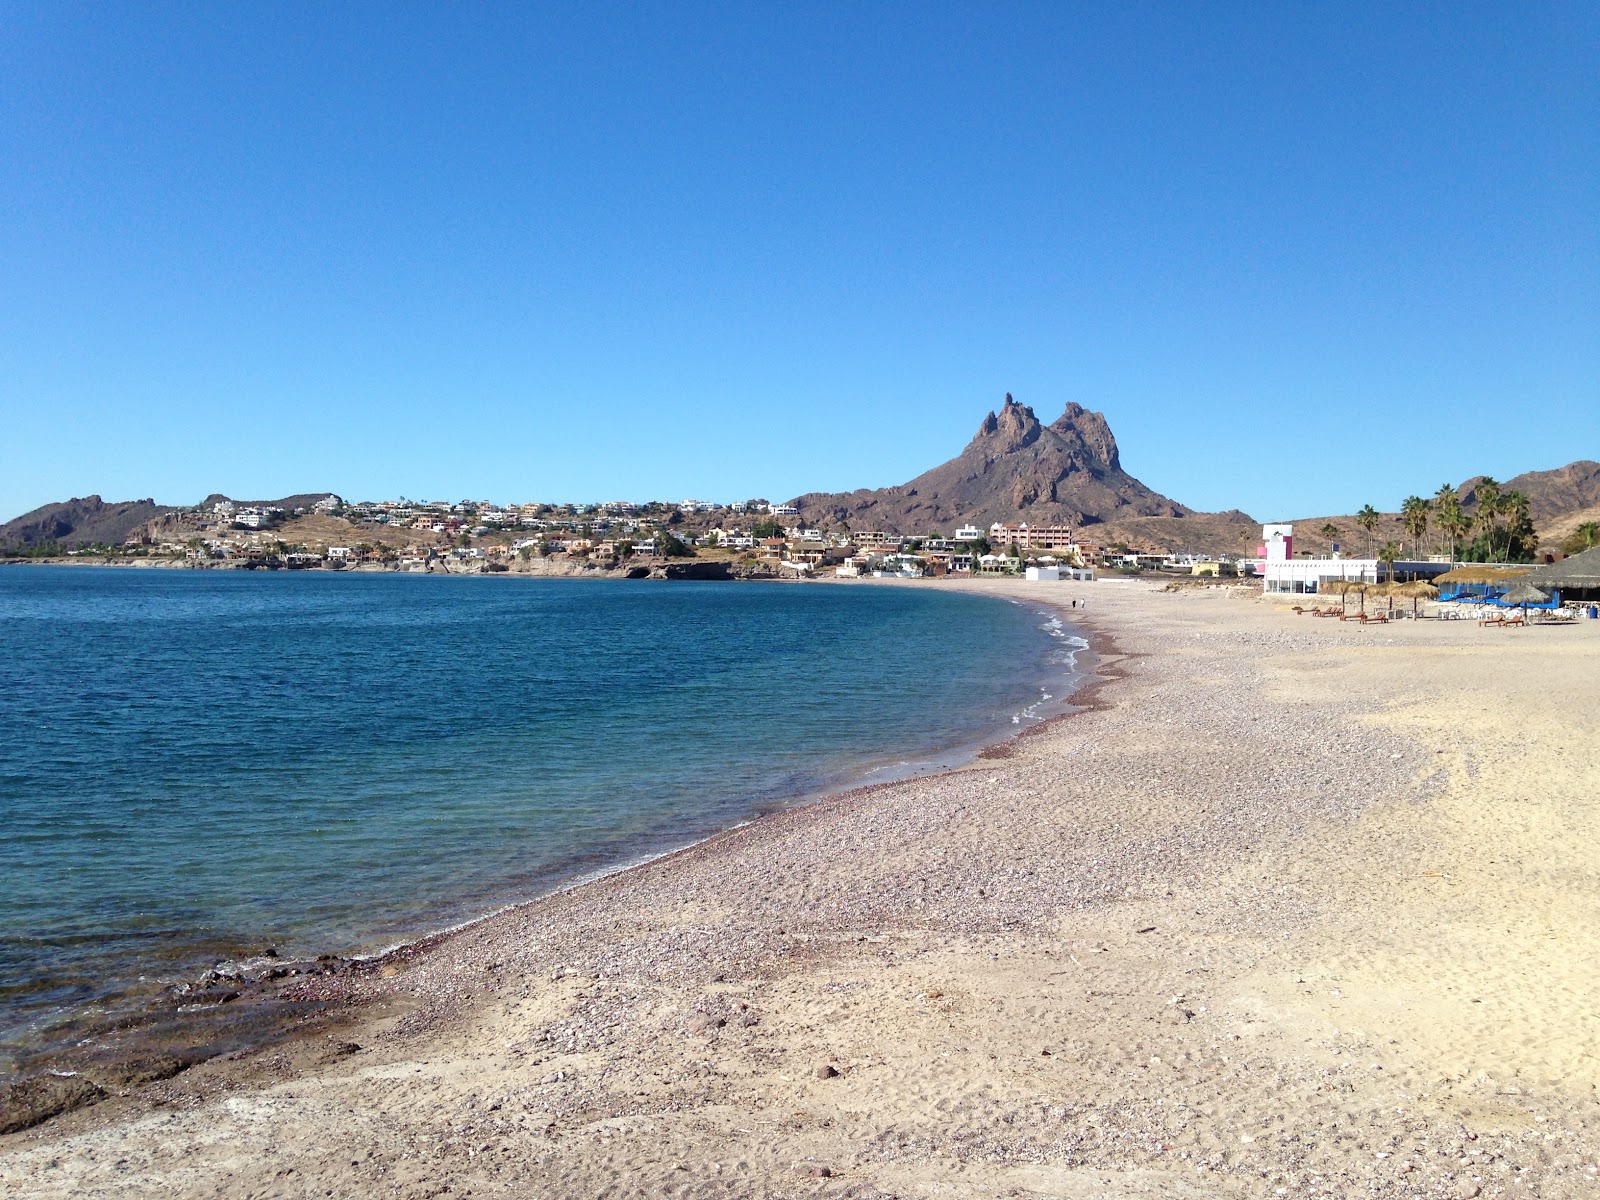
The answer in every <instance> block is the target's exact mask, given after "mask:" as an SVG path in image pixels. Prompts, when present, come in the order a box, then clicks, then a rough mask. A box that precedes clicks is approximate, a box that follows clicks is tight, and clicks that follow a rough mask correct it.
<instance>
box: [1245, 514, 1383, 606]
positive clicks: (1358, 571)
mask: <svg viewBox="0 0 1600 1200" xmlns="http://www.w3.org/2000/svg"><path fill="white" fill-rule="evenodd" d="M1261 547H1262V551H1261V558H1262V560H1263V561H1262V564H1261V590H1262V591H1264V592H1294V593H1299V592H1318V591H1321V590H1322V586H1323V585H1324V584H1326V583H1328V582H1330V581H1331V580H1335V579H1351V580H1356V581H1358V582H1365V583H1377V582H1378V560H1377V559H1375V558H1340V557H1337V556H1335V557H1333V558H1296V557H1295V556H1294V526H1293V525H1263V526H1262V527H1261Z"/></svg>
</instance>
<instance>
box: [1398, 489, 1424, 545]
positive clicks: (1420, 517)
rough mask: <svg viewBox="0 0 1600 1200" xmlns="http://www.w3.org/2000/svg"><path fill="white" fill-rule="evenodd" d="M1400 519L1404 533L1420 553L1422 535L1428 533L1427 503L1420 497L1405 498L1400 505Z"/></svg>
mask: <svg viewBox="0 0 1600 1200" xmlns="http://www.w3.org/2000/svg"><path fill="white" fill-rule="evenodd" d="M1400 517H1401V520H1403V521H1404V522H1405V527H1406V532H1407V533H1409V534H1410V535H1411V537H1412V539H1413V543H1412V544H1413V545H1414V546H1415V547H1416V550H1417V553H1419V554H1420V553H1421V552H1422V535H1423V534H1424V533H1426V532H1428V502H1427V501H1426V500H1424V499H1423V498H1422V497H1421V496H1407V497H1406V498H1405V499H1404V500H1403V501H1401V504H1400Z"/></svg>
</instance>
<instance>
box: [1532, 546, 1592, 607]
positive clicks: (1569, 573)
mask: <svg viewBox="0 0 1600 1200" xmlns="http://www.w3.org/2000/svg"><path fill="white" fill-rule="evenodd" d="M1523 578H1524V579H1525V580H1526V581H1527V582H1528V583H1530V584H1532V585H1533V586H1534V587H1536V588H1540V589H1542V590H1545V591H1549V590H1551V589H1560V591H1561V593H1562V594H1564V595H1565V596H1566V598H1567V599H1568V600H1600V546H1596V547H1594V548H1593V549H1592V550H1585V551H1584V552H1583V553H1582V554H1574V555H1572V557H1570V558H1563V559H1562V560H1561V561H1560V562H1557V563H1550V564H1548V565H1546V566H1543V567H1535V568H1534V569H1533V570H1531V571H1529V572H1528V573H1527V574H1526V575H1525V576H1524V577H1523Z"/></svg>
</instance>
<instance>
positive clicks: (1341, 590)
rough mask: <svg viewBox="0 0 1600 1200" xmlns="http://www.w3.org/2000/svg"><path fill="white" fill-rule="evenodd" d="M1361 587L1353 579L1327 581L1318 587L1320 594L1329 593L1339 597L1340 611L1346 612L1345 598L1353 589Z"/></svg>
mask: <svg viewBox="0 0 1600 1200" xmlns="http://www.w3.org/2000/svg"><path fill="white" fill-rule="evenodd" d="M1358 586H1359V585H1358V584H1357V583H1356V582H1355V581H1354V580H1351V579H1325V580H1323V581H1322V582H1321V583H1319V584H1318V585H1317V590H1318V591H1319V592H1328V593H1330V594H1332V595H1335V596H1338V597H1339V611H1340V612H1343V611H1344V606H1345V596H1346V594H1347V593H1348V592H1349V591H1350V589H1351V588H1354V587H1358Z"/></svg>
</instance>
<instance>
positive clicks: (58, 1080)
mask: <svg viewBox="0 0 1600 1200" xmlns="http://www.w3.org/2000/svg"><path fill="white" fill-rule="evenodd" d="M104 1096H105V1092H104V1091H102V1090H101V1089H100V1087H98V1086H97V1085H96V1084H93V1083H91V1082H90V1081H89V1080H87V1079H84V1078H83V1077H82V1076H80V1075H70V1076H68V1075H35V1076H34V1077H33V1078H32V1079H24V1080H23V1081H22V1082H21V1083H14V1084H12V1085H11V1086H10V1087H7V1088H3V1089H0V1133H16V1132H17V1131H18V1130H19V1129H31V1128H33V1127H34V1126H35V1125H38V1124H39V1123H40V1122H42V1121H48V1120H49V1119H50V1118H51V1117H54V1116H58V1115H60V1114H61V1113H64V1112H70V1111H72V1110H73V1109H75V1108H82V1107H83V1106H84V1105H86V1104H93V1103H94V1102H95V1101H96V1100H100V1099H102V1098H103V1097H104Z"/></svg>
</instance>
